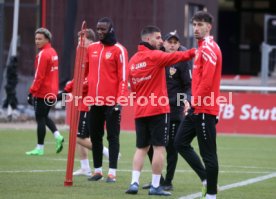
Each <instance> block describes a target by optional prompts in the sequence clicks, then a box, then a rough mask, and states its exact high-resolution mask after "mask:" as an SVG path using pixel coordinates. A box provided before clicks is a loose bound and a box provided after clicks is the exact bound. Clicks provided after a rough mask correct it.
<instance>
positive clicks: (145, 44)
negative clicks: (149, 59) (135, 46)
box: [139, 41, 156, 50]
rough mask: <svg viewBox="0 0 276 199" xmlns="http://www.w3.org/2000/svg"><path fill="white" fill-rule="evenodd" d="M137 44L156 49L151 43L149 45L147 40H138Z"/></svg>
mask: <svg viewBox="0 0 276 199" xmlns="http://www.w3.org/2000/svg"><path fill="white" fill-rule="evenodd" d="M139 45H143V46H145V47H147V48H148V49H150V50H156V49H155V48H154V47H153V46H152V45H150V44H149V43H148V42H144V41H142V42H140V44H139Z"/></svg>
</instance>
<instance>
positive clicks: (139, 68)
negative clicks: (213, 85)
mask: <svg viewBox="0 0 276 199" xmlns="http://www.w3.org/2000/svg"><path fill="white" fill-rule="evenodd" d="M194 52H195V50H194V49H192V50H188V51H184V52H174V53H165V52H162V51H160V50H150V49H149V48H147V47H146V46H144V45H139V46H138V52H137V53H136V54H135V55H134V56H133V57H132V58H131V60H130V62H129V65H128V66H129V70H130V84H131V89H132V92H134V94H135V98H134V110H135V118H140V117H147V116H154V115H159V114H164V113H169V112H170V107H169V102H168V93H167V87H166V76H165V66H169V65H172V64H175V63H177V62H181V61H187V60H189V59H191V58H193V57H194ZM146 101H148V103H146ZM166 102H167V103H166Z"/></svg>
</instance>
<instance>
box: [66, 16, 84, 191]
mask: <svg viewBox="0 0 276 199" xmlns="http://www.w3.org/2000/svg"><path fill="white" fill-rule="evenodd" d="M85 29H86V22H85V21H83V23H82V27H81V32H82V34H81V38H80V43H79V45H78V46H77V50H76V60H75V68H74V85H73V91H72V96H73V98H72V99H73V102H72V103H70V106H71V107H70V108H71V113H70V134H69V147H68V157H67V169H66V177H65V181H64V186H72V185H73V179H72V178H73V175H72V174H73V169H74V158H75V148H76V138H77V130H78V124H79V116H80V112H79V110H78V105H79V104H80V101H81V100H82V99H81V98H80V97H81V96H82V90H83V81H84V72H85V65H84V60H85V59H84V57H85V56H86V48H85V47H84V33H85Z"/></svg>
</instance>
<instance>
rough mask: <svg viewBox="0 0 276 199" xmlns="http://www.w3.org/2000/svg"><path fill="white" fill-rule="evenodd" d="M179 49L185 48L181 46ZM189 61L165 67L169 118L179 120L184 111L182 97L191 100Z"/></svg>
mask: <svg viewBox="0 0 276 199" xmlns="http://www.w3.org/2000/svg"><path fill="white" fill-rule="evenodd" d="M178 50H179V51H184V50H187V49H186V48H185V47H183V46H181V47H180V48H179V49H178ZM191 80H192V63H191V61H186V62H179V63H177V64H174V65H171V66H168V67H166V81H167V90H168V96H169V102H170V109H171V113H170V120H171V121H180V120H181V119H182V117H183V115H184V114H183V111H184V103H183V101H184V97H185V98H186V99H187V100H188V101H189V102H191Z"/></svg>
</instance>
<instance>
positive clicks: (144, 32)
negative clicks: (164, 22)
mask: <svg viewBox="0 0 276 199" xmlns="http://www.w3.org/2000/svg"><path fill="white" fill-rule="evenodd" d="M154 32H161V30H160V28H158V27H157V26H146V27H144V28H143V29H142V31H141V34H140V36H141V37H142V36H144V35H147V34H152V33H154Z"/></svg>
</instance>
